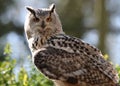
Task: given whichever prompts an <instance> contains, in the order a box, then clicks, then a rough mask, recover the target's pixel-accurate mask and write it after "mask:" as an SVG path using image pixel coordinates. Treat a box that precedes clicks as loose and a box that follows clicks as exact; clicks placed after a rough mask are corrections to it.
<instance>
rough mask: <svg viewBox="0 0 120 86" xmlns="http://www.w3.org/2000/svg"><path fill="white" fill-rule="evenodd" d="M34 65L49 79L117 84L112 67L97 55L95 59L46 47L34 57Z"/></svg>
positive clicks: (74, 82)
mask: <svg viewBox="0 0 120 86" xmlns="http://www.w3.org/2000/svg"><path fill="white" fill-rule="evenodd" d="M98 59H99V60H98ZM34 64H35V65H36V67H37V68H38V69H39V70H40V71H41V72H42V73H43V74H44V75H46V76H48V77H49V78H51V79H56V80H61V81H65V82H69V83H72V84H76V83H81V82H85V83H89V84H102V83H109V82H112V83H117V81H118V79H117V75H116V74H117V73H116V71H115V70H114V69H113V67H112V65H111V64H109V63H108V62H107V61H105V60H104V59H103V58H102V57H101V56H99V55H98V57H97V59H96V58H93V57H92V56H91V55H87V54H86V53H84V52H82V53H70V52H67V51H65V50H62V49H57V48H54V47H46V48H45V49H43V50H40V51H39V52H37V53H36V54H35V55H34Z"/></svg>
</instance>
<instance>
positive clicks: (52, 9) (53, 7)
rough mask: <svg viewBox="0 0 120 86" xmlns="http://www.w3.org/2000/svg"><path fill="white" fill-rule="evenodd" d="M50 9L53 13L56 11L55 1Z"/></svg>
mask: <svg viewBox="0 0 120 86" xmlns="http://www.w3.org/2000/svg"><path fill="white" fill-rule="evenodd" d="M50 10H51V13H52V12H54V10H55V4H54V3H53V4H51V5H50Z"/></svg>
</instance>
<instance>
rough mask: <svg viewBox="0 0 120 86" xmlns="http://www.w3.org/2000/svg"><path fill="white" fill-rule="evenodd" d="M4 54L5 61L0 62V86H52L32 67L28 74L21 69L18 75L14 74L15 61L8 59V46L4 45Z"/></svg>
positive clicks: (9, 50) (9, 52) (9, 51)
mask: <svg viewBox="0 0 120 86" xmlns="http://www.w3.org/2000/svg"><path fill="white" fill-rule="evenodd" d="M4 54H5V57H4V58H6V59H5V60H4V61H2V62H1V61H0V86H53V83H52V82H51V81H50V80H48V79H47V78H45V77H44V75H42V74H41V73H39V72H38V71H37V70H36V69H34V68H32V67H31V71H30V72H29V73H28V72H27V70H25V68H23V67H21V69H20V71H19V73H18V75H16V74H14V68H15V65H16V60H15V59H11V58H10V54H11V49H10V45H9V44H7V45H6V47H5V49H4Z"/></svg>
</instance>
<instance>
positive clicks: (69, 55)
mask: <svg viewBox="0 0 120 86" xmlns="http://www.w3.org/2000/svg"><path fill="white" fill-rule="evenodd" d="M26 8H27V10H28V15H27V18H26V21H25V33H26V36H27V40H28V44H29V48H30V50H31V53H32V59H33V62H34V64H35V66H36V67H37V68H38V69H39V70H40V71H41V72H42V73H43V74H44V75H45V76H47V77H48V78H49V79H51V80H53V81H54V82H55V84H56V86H118V81H119V78H118V74H117V72H116V71H115V69H114V68H113V66H112V65H111V64H110V63H109V62H108V61H106V60H104V58H103V55H102V54H101V52H100V50H98V49H97V48H95V47H94V46H91V45H90V44H88V43H85V42H83V41H82V40H81V39H79V38H76V37H72V36H69V35H66V34H65V33H64V31H63V30H62V25H61V22H60V19H59V17H58V15H57V13H56V11H55V5H54V4H52V5H51V6H50V7H49V8H38V9H34V8H32V7H26Z"/></svg>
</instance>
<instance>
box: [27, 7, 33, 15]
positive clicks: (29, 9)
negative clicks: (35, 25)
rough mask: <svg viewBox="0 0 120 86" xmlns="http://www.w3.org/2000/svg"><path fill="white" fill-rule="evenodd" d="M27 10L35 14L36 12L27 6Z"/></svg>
mask: <svg viewBox="0 0 120 86" xmlns="http://www.w3.org/2000/svg"><path fill="white" fill-rule="evenodd" d="M26 9H27V10H28V11H29V12H30V13H32V14H35V10H34V9H33V8H32V7H30V6H26Z"/></svg>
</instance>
